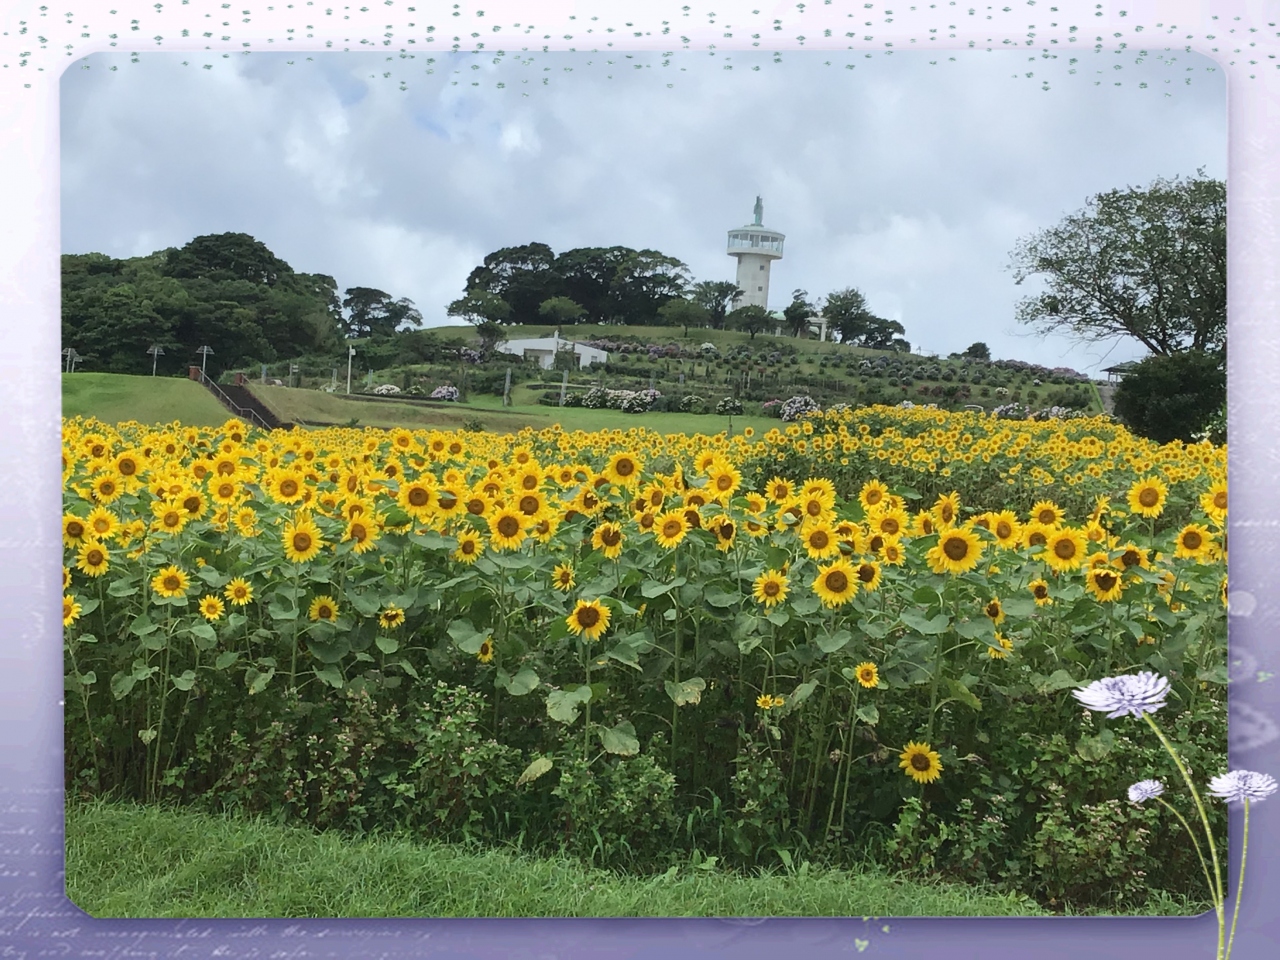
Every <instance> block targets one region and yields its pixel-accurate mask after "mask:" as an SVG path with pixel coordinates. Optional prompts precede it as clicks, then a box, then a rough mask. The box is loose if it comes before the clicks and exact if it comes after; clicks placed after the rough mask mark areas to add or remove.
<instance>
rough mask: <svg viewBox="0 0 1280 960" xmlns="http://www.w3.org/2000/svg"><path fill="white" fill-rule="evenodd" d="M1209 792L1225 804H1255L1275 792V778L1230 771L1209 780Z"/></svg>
mask: <svg viewBox="0 0 1280 960" xmlns="http://www.w3.org/2000/svg"><path fill="white" fill-rule="evenodd" d="M1209 792H1210V793H1211V794H1213V795H1214V796H1215V797H1217V798H1219V799H1220V800H1225V801H1226V802H1227V803H1244V802H1245V801H1246V800H1252V801H1253V802H1254V803H1257V802H1258V801H1259V800H1265V799H1266V798H1267V797H1269V796H1271V794H1273V793H1275V792H1276V778H1275V777H1273V776H1271V775H1270V774H1267V773H1255V772H1254V771H1252V770H1232V771H1231V772H1230V773H1224V774H1223V775H1222V776H1220V777H1214V778H1213V779H1212V780H1210V781H1209Z"/></svg>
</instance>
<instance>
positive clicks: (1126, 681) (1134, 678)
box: [1071, 670, 1169, 717]
mask: <svg viewBox="0 0 1280 960" xmlns="http://www.w3.org/2000/svg"><path fill="white" fill-rule="evenodd" d="M1071 694H1072V696H1074V697H1075V698H1076V699H1077V700H1079V701H1080V702H1081V703H1083V704H1084V705H1085V706H1086V707H1088V708H1089V709H1090V710H1096V711H1098V712H1100V713H1105V714H1106V715H1107V716H1108V717H1123V716H1125V715H1126V714H1129V715H1131V716H1134V717H1141V716H1142V715H1143V714H1144V713H1155V712H1156V711H1157V710H1159V709H1160V708H1161V707H1163V706H1164V698H1165V697H1167V696H1168V695H1169V681H1168V680H1167V679H1165V678H1164V677H1162V676H1160V675H1159V674H1155V673H1151V672H1150V671H1147V670H1144V671H1143V672H1142V673H1137V674H1126V675H1125V676H1122V677H1104V678H1103V679H1101V680H1095V681H1094V682H1093V683H1091V684H1089V685H1088V686H1087V687H1085V688H1084V689H1083V690H1072V691H1071Z"/></svg>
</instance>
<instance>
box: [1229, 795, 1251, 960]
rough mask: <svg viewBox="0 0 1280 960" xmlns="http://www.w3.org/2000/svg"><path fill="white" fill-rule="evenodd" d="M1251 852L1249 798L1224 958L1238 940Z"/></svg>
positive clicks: (1246, 799) (1246, 805)
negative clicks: (1242, 900) (1237, 924)
mask: <svg viewBox="0 0 1280 960" xmlns="http://www.w3.org/2000/svg"><path fill="white" fill-rule="evenodd" d="M1248 852H1249V798H1248V797H1245V801H1244V837H1243V839H1242V840H1241V843H1240V879H1239V880H1237V881H1236V905H1235V906H1234V907H1232V908H1231V936H1230V937H1228V938H1227V952H1226V953H1225V954H1224V955H1223V958H1222V960H1228V958H1230V956H1231V945H1232V944H1233V943H1235V941H1236V920H1238V919H1239V918H1240V901H1241V899H1242V898H1243V897H1244V859H1245V855H1246V854H1248Z"/></svg>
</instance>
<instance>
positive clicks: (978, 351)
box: [960, 340, 991, 360]
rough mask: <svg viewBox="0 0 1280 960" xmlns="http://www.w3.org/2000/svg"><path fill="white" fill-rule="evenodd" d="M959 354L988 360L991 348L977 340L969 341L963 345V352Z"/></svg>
mask: <svg viewBox="0 0 1280 960" xmlns="http://www.w3.org/2000/svg"><path fill="white" fill-rule="evenodd" d="M960 356H962V357H971V358H973V359H974V360H990V359H991V348H990V347H988V346H987V345H986V344H985V343H983V342H982V341H981V340H979V341H978V342H977V343H971V344H969V346H967V347H965V350H964V353H962V354H960Z"/></svg>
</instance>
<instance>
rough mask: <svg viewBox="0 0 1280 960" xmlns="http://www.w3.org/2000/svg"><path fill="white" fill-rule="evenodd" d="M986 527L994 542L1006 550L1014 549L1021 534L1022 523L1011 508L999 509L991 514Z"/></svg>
mask: <svg viewBox="0 0 1280 960" xmlns="http://www.w3.org/2000/svg"><path fill="white" fill-rule="evenodd" d="M987 529H988V530H990V531H991V533H992V535H993V536H994V537H995V538H996V543H998V544H999V545H1000V546H1002V547H1004V548H1005V549H1006V550H1015V549H1017V547H1018V544H1019V541H1020V539H1021V536H1022V524H1021V523H1019V522H1018V515H1017V514H1016V513H1014V512H1013V511H1012V510H1001V511H1000V512H999V513H994V514H992V515H991V517H990V518H989V521H988V526H987Z"/></svg>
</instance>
